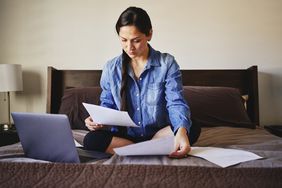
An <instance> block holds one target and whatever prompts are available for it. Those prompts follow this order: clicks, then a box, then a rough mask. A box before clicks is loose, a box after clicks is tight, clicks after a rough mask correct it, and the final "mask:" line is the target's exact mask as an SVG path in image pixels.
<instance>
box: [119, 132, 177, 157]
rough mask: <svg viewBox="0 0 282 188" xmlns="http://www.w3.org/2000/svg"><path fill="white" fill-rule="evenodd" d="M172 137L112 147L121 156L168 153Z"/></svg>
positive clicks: (170, 150) (170, 149)
mask: <svg viewBox="0 0 282 188" xmlns="http://www.w3.org/2000/svg"><path fill="white" fill-rule="evenodd" d="M173 142H174V137H173V136H170V137H166V138H160V139H154V140H148V141H145V142H139V143H137V144H131V145H128V146H124V147H120V148H114V151H115V153H116V154H118V155H121V156H134V155H168V154H169V153H171V152H172V151H173Z"/></svg>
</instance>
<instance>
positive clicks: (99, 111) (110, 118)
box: [82, 103, 138, 127]
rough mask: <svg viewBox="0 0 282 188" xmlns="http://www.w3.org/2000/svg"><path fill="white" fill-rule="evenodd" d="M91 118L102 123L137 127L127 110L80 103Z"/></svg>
mask: <svg viewBox="0 0 282 188" xmlns="http://www.w3.org/2000/svg"><path fill="white" fill-rule="evenodd" d="M82 104H83V106H84V107H85V109H86V110H87V112H88V113H89V115H90V116H91V117H92V119H93V120H94V121H95V122H97V123H99V124H102V125H114V126H124V127H138V126H137V125H136V124H135V123H134V122H133V121H132V119H131V118H130V116H129V115H128V113H127V112H124V111H118V110H114V109H110V108H105V107H102V106H98V105H94V104H88V103H82Z"/></svg>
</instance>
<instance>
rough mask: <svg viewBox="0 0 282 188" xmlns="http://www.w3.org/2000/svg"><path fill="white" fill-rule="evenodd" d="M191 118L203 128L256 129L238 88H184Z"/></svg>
mask: <svg viewBox="0 0 282 188" xmlns="http://www.w3.org/2000/svg"><path fill="white" fill-rule="evenodd" d="M183 89H184V97H185V99H186V100H187V102H188V104H189V107H190V110H191V118H193V119H195V120H197V121H198V122H199V123H200V124H201V125H202V126H206V127H214V126H232V127H247V128H255V126H256V125H255V124H253V123H252V122H251V120H250V118H249V116H248V114H247V111H246V108H245V107H244V100H243V98H242V96H241V94H240V92H239V90H238V89H236V88H231V87H205V86H184V87H183Z"/></svg>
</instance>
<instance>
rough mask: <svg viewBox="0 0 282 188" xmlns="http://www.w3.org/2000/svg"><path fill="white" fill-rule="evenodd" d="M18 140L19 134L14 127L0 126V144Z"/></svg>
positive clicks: (3, 144) (12, 142)
mask: <svg viewBox="0 0 282 188" xmlns="http://www.w3.org/2000/svg"><path fill="white" fill-rule="evenodd" d="M17 142H19V136H18V133H17V131H16V129H15V128H11V129H9V130H3V126H2V125H1V128H0V146H5V145H10V144H14V143H17Z"/></svg>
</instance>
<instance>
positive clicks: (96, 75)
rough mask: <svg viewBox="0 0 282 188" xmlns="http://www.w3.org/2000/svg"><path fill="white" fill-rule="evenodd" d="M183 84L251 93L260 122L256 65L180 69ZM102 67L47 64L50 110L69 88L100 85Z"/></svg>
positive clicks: (252, 111)
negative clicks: (236, 89) (89, 68)
mask: <svg viewBox="0 0 282 188" xmlns="http://www.w3.org/2000/svg"><path fill="white" fill-rule="evenodd" d="M181 72H182V82H183V85H184V86H223V87H234V88H238V89H239V90H240V92H241V94H242V95H248V98H249V99H248V101H247V112H248V115H249V117H250V119H251V121H252V122H253V123H255V124H256V125H259V104H258V71H257V66H251V67H249V68H247V69H210V70H209V69H203V70H196V69H193V70H181ZM101 73H102V70H58V69H55V68H54V67H50V66H49V67H48V88H47V92H48V93H47V113H55V114H56V113H58V111H59V108H60V104H61V98H62V96H63V94H64V90H65V89H66V88H70V87H92V86H99V84H100V77H101Z"/></svg>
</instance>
